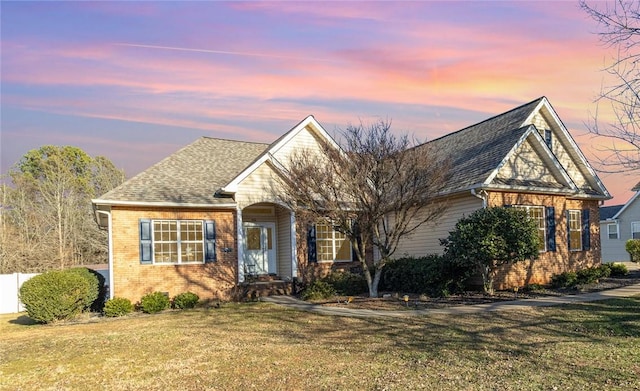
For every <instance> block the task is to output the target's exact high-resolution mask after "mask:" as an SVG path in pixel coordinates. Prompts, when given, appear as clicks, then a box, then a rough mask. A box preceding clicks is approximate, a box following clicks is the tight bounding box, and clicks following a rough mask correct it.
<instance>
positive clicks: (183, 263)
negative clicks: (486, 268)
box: [93, 97, 610, 301]
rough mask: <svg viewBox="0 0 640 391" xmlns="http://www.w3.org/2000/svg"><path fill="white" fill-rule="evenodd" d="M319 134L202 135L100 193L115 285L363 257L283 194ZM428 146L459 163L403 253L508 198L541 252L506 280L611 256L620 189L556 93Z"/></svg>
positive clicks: (275, 271)
mask: <svg viewBox="0 0 640 391" xmlns="http://www.w3.org/2000/svg"><path fill="white" fill-rule="evenodd" d="M321 141H322V142H329V143H333V144H334V145H336V144H335V142H334V141H333V140H332V138H331V137H330V136H329V135H328V133H327V132H326V131H325V130H324V129H323V128H322V126H321V125H320V124H319V123H318V122H317V121H316V120H315V119H314V117H313V116H309V117H307V118H305V119H304V120H303V121H301V122H300V123H298V124H297V125H296V126H294V127H293V128H292V129H291V130H290V131H288V132H287V133H285V134H284V135H283V136H282V137H280V138H279V139H277V140H276V141H274V142H273V143H271V144H262V143H251V142H244V141H231V140H221V139H213V138H207V137H203V138H200V139H198V140H196V141H195V142H194V143H193V144H191V145H188V146H186V147H184V148H182V149H181V150H179V151H177V152H176V153H174V154H173V155H171V156H169V157H167V158H165V159H164V160H162V161H160V162H159V163H157V164H156V165H154V166H152V167H151V168H149V169H148V170H146V171H144V172H142V173H140V174H138V175H137V176H135V177H133V178H131V179H130V180H128V181H126V182H125V183H124V184H122V185H121V186H119V187H117V188H115V189H113V190H112V191H110V192H108V193H106V194H105V195H103V196H101V197H100V198H99V199H95V200H93V205H94V208H95V211H96V216H97V218H98V222H99V224H100V225H101V226H102V227H104V228H105V229H108V232H109V266H110V267H109V270H110V281H111V282H112V285H111V291H110V295H111V296H120V297H127V298H130V299H131V300H133V301H137V300H139V298H140V297H141V296H142V295H144V294H145V293H148V292H151V291H162V292H167V294H169V295H171V296H174V295H176V294H178V293H181V292H185V291H192V292H195V293H197V294H198V295H200V296H201V297H203V298H221V299H228V298H232V297H233V296H235V295H237V294H238V291H239V289H241V287H243V286H246V281H247V280H248V279H249V277H250V276H269V275H270V276H277V278H278V279H282V280H285V281H288V280H292V279H294V278H296V277H299V276H301V275H305V274H306V273H308V271H309V270H310V269H311V270H317V269H323V270H324V269H331V268H340V269H346V270H349V269H350V268H353V267H356V266H357V265H356V264H355V262H354V260H353V257H352V254H351V245H350V243H349V241H348V240H346V238H345V237H344V235H342V234H341V233H339V232H337V231H335V230H334V229H333V227H332V226H330V225H323V224H316V225H315V226H313V227H311V228H312V229H309V227H308V226H307V224H306V223H302V222H297V221H296V215H295V213H294V212H292V211H291V210H289V209H288V208H286V207H285V206H284V205H282V204H281V203H279V201H278V197H277V196H275V195H274V194H277V186H278V181H277V180H275V178H276V177H278V176H280V175H281V173H282V172H283V170H286V167H285V166H286V163H287V161H288V158H289V156H290V155H291V154H292V153H294V152H295V151H304V153H315V152H317V151H318V150H319V148H320V144H321ZM336 146H337V145H336ZM418 148H421V149H422V150H424V153H430V154H435V155H436V156H438V157H439V158H442V159H449V160H450V161H451V167H452V170H453V171H452V174H453V175H452V177H453V180H452V181H451V183H450V184H449V186H447V188H446V189H445V191H444V192H443V193H442V194H441V196H442V197H447V198H448V199H449V205H448V209H447V212H446V215H445V216H444V217H443V218H442V219H441V220H440V221H439V222H438V223H437V224H434V225H429V226H423V227H422V229H421V230H419V231H417V232H415V233H414V234H413V235H412V236H411V237H407V238H406V240H404V241H403V242H402V243H401V246H400V249H399V250H398V251H397V252H396V255H398V256H401V255H416V256H420V255H425V254H430V253H438V252H441V251H442V249H441V247H440V245H439V239H440V238H444V237H446V236H447V235H448V232H449V231H451V230H452V229H453V228H454V226H455V223H456V222H457V221H458V220H459V218H460V217H462V216H464V215H468V214H470V213H472V212H473V211H474V210H476V209H479V208H483V207H486V206H494V205H511V206H513V207H519V208H524V209H526V210H527V211H528V212H529V214H530V216H531V217H533V218H535V219H536V220H537V221H538V222H539V226H540V237H541V238H543V246H541V248H540V251H541V254H540V258H539V259H537V260H535V261H532V262H527V263H526V264H520V265H517V266H515V267H512V268H509V269H505V270H503V271H502V274H501V276H499V278H498V280H497V281H498V283H497V287H498V288H499V289H500V288H505V287H509V286H521V285H524V284H526V283H533V282H547V281H548V280H549V278H550V276H551V274H552V273H558V272H562V271H565V270H572V269H576V268H578V267H583V266H590V265H594V264H596V263H598V262H599V261H600V240H599V233H598V232H599V225H598V224H597V221H599V217H598V213H599V209H598V207H599V203H600V202H601V201H603V200H606V199H609V198H610V196H609V193H608V192H607V190H606V189H605V187H604V186H603V184H602V183H601V182H600V180H599V179H598V177H597V175H596V174H595V172H594V170H593V169H592V168H591V166H590V165H589V163H588V162H587V160H586V158H585V157H584V155H583V154H582V152H581V151H580V149H579V148H578V146H577V145H576V143H575V141H574V140H573V139H572V138H571V136H570V134H569V132H568V131H567V129H566V128H565V126H564V125H563V124H562V122H561V121H560V119H559V117H558V115H557V114H556V112H555V111H554V110H553V108H552V107H551V105H550V103H549V101H548V100H547V99H546V98H544V97H542V98H539V99H536V100H534V101H533V102H530V103H527V104H525V105H523V106H520V107H518V108H515V109H513V110H510V111H508V112H506V113H503V114H500V115H498V116H495V117H493V118H490V119H488V120H486V121H483V122H481V123H479V124H476V125H473V126H470V127H468V128H465V129H462V130H460V131H458V132H455V133H452V134H449V135H447V136H444V137H441V138H439V139H436V140H433V141H431V142H428V143H425V144H423V145H421V146H419V147H418ZM309 235H312V236H311V237H310V236H309ZM307 240H312V241H313V243H314V246H312V247H313V249H314V250H315V251H307V249H306V243H307ZM310 247H311V246H310Z"/></svg>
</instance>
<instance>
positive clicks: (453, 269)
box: [380, 255, 471, 296]
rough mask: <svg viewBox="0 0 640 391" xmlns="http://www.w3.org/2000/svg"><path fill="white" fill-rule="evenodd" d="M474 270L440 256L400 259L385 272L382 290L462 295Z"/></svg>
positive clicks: (383, 273) (387, 267) (385, 269)
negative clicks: (461, 292) (457, 293)
mask: <svg viewBox="0 0 640 391" xmlns="http://www.w3.org/2000/svg"><path fill="white" fill-rule="evenodd" d="M470 273H471V270H470V269H468V268H465V267H461V266H459V265H458V264H455V263H453V262H450V261H449V259H448V258H446V257H443V256H439V255H429V256H426V257H420V258H413V257H407V258H399V259H394V260H392V261H391V262H389V263H387V264H386V265H385V267H384V269H383V271H382V279H381V282H380V286H381V290H386V291H395V292H411V293H426V294H429V295H431V296H447V295H448V294H450V293H455V292H459V291H462V290H463V289H464V287H465V284H466V281H467V279H468V278H469V275H470Z"/></svg>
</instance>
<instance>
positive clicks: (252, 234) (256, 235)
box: [247, 227, 262, 250]
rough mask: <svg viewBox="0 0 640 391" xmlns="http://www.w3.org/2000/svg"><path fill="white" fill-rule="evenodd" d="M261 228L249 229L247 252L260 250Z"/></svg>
mask: <svg viewBox="0 0 640 391" xmlns="http://www.w3.org/2000/svg"><path fill="white" fill-rule="evenodd" d="M261 230H262V228H260V227H250V228H247V250H260V249H261V248H262V241H261V240H260V231H261Z"/></svg>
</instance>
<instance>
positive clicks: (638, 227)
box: [631, 221, 640, 239]
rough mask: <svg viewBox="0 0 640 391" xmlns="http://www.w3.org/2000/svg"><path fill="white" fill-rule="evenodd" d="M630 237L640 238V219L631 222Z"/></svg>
mask: <svg viewBox="0 0 640 391" xmlns="http://www.w3.org/2000/svg"><path fill="white" fill-rule="evenodd" d="M631 239H640V221H633V222H632V223H631Z"/></svg>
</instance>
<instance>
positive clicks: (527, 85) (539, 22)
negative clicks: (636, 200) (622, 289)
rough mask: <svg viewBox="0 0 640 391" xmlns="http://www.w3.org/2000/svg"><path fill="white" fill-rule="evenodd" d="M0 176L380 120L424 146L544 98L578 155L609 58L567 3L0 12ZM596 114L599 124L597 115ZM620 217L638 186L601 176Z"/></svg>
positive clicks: (589, 25)
mask: <svg viewBox="0 0 640 391" xmlns="http://www.w3.org/2000/svg"><path fill="white" fill-rule="evenodd" d="M0 7H1V8H0V15H1V21H0V22H1V44H2V46H1V82H2V84H1V96H0V99H1V104H2V112H1V119H0V121H1V123H0V125H1V130H0V131H1V133H0V143H1V145H0V152H1V166H0V168H1V170H0V172H1V173H2V174H4V173H6V172H7V170H8V169H9V168H10V167H11V166H12V165H13V164H14V163H15V162H17V161H18V160H19V158H20V157H21V156H22V155H24V154H25V153H26V152H27V151H28V150H30V149H36V148H39V147H40V146H42V145H46V144H55V145H74V146H78V147H80V148H82V149H83V150H85V151H86V152H87V153H89V154H90V155H92V156H96V155H104V156H106V157H108V158H109V159H111V160H112V161H113V162H114V163H115V164H116V165H117V166H118V167H120V168H123V169H124V170H125V172H126V174H127V176H129V177H131V176H133V175H135V174H137V173H139V172H140V171H143V170H144V169H146V168H147V167H149V166H150V165H152V164H154V163H155V162H157V161H159V160H161V159H163V158H164V157H166V156H167V155H169V154H170V153H172V152H174V151H176V150H177V149H179V148H181V147H182V146H184V145H186V144H189V143H191V142H193V141H194V140H195V139H197V138H198V137H200V136H209V137H219V138H229V139H238V140H247V141H261V142H271V141H273V140H274V139H276V138H277V137H278V136H280V135H281V134H283V133H284V132H286V131H287V130H289V129H290V128H291V127H292V126H294V125H295V124H296V123H297V122H299V121H300V120H302V119H303V118H304V117H306V116H307V115H308V114H313V115H314V116H315V117H316V119H317V120H318V121H320V123H322V124H323V126H324V127H325V128H326V129H327V130H328V131H329V132H331V133H333V132H334V131H335V130H336V129H337V128H344V127H346V126H347V125H348V124H349V123H354V122H358V121H359V120H360V119H362V120H364V121H368V120H372V119H375V118H379V117H383V118H389V119H392V121H393V125H394V129H395V130H396V131H397V132H402V133H409V134H412V135H414V136H415V137H416V138H418V139H420V140H430V139H433V138H436V137H439V136H441V135H443V134H445V133H449V132H451V131H455V130H458V129H460V128H462V127H465V126H468V125H471V124H473V123H475V122H478V121H481V120H483V119H486V118H488V117H491V116H493V115H495V114H499V113H501V112H503V111H506V110H508V109H511V108H513V107H516V106H518V105H521V104H523V103H526V102H529V101H531V100H533V99H536V98H538V97H540V96H543V95H544V96H547V97H548V98H549V99H550V101H551V103H552V105H553V106H554V108H555V109H556V111H557V112H558V114H559V115H560V118H561V119H562V120H563V121H564V123H565V125H566V126H567V127H568V128H569V130H570V132H571V134H572V135H573V137H574V138H575V139H576V141H577V142H578V144H579V145H580V148H581V149H582V150H583V152H584V153H585V155H586V156H587V157H588V158H590V159H591V160H592V157H593V156H594V155H593V154H594V153H596V152H594V151H596V150H597V149H598V148H600V147H601V145H602V144H598V143H603V141H602V140H595V139H593V138H592V137H590V136H589V135H587V132H586V126H585V123H587V122H589V120H590V117H591V114H590V113H593V112H595V104H594V103H593V101H594V98H595V97H596V95H597V94H598V92H599V90H600V86H601V85H602V84H603V83H604V82H606V81H605V80H603V78H604V77H605V75H604V73H603V72H601V69H602V68H603V66H604V65H605V63H606V62H607V61H608V60H609V59H610V57H611V53H610V50H609V49H607V48H605V47H603V46H602V45H601V44H600V43H599V41H598V37H597V36H596V35H595V34H594V32H595V31H596V30H597V28H598V26H597V25H596V24H595V23H594V22H593V21H592V20H591V19H589V18H588V17H587V15H586V14H585V13H584V12H583V11H581V10H580V9H579V7H578V4H577V2H573V1H571V2H569V1H564V2H540V1H536V2H526V1H513V2H510V1H505V2H502V1H500V2H498V1H491V2H457V1H448V2H277V3H265V2H8V1H2V2H0ZM604 115H606V114H605V113H601V116H604ZM599 175H600V178H601V179H602V181H603V182H604V184H605V186H607V188H608V189H609V191H610V192H611V193H612V195H614V196H615V198H614V199H613V200H611V201H609V202H608V203H607V204H621V203H624V202H626V201H627V199H628V198H629V197H630V196H631V191H630V188H631V187H632V186H633V185H635V183H636V182H638V181H639V179H640V178H638V177H637V176H636V177H634V176H628V175H627V176H621V175H607V174H599Z"/></svg>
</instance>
